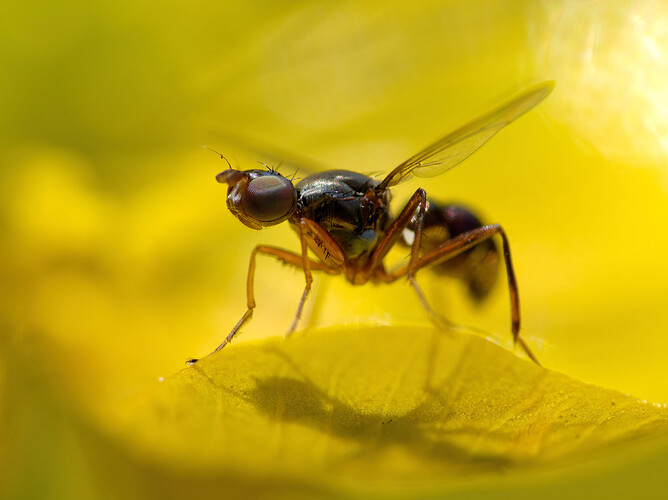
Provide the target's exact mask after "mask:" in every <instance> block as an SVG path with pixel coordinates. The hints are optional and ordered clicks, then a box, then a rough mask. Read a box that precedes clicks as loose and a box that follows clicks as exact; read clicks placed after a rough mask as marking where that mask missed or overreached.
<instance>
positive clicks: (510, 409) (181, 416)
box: [116, 327, 668, 495]
mask: <svg viewBox="0 0 668 500" xmlns="http://www.w3.org/2000/svg"><path fill="white" fill-rule="evenodd" d="M116 410H117V412H118V415H117V416H118V417H119V419H118V421H119V422H121V424H120V425H121V427H120V429H117V431H119V432H120V433H121V434H123V435H124V436H125V441H126V443H127V444H128V445H129V446H130V447H131V448H132V449H133V450H134V452H139V453H141V454H142V455H145V456H148V457H152V459H153V460H155V459H156V458H157V457H161V458H160V461H161V462H162V461H164V460H166V461H167V463H168V464H170V466H174V467H178V470H181V471H182V472H184V471H188V470H189V471H191V473H196V474H197V475H200V474H205V475H207V476H209V475H213V476H214V477H218V478H226V479H225V481H224V484H226V485H227V487H229V488H232V489H236V488H241V489H243V488H244V484H256V485H257V482H258V481H262V483H263V484H266V482H267V481H268V482H270V483H271V484H272V485H273V486H272V492H273V493H272V495H273V494H276V495H279V494H280V493H281V492H282V493H284V494H288V491H291V494H296V493H295V492H294V491H292V490H294V488H295V485H299V486H300V489H301V488H302V487H303V488H306V490H304V491H309V492H311V493H313V489H315V490H319V491H321V492H322V491H337V490H343V491H345V490H352V491H355V492H356V493H357V494H360V493H362V492H364V491H367V492H374V493H376V494H378V493H382V492H383V491H387V492H388V493H389V492H390V491H391V492H394V493H397V492H401V491H403V492H404V493H409V494H410V493H416V491H417V490H424V489H425V488H427V489H429V490H431V489H434V490H435V491H438V490H439V489H440V488H443V487H445V486H447V485H448V484H451V483H453V482H455V481H458V480H461V479H466V478H473V477H478V476H482V475H488V474H490V473H492V474H498V473H502V474H505V473H508V472H512V471H513V470H528V469H534V468H536V467H541V468H544V467H545V466H548V467H554V466H559V465H566V464H572V463H573V462H574V461H575V460H577V461H578V462H579V461H581V460H583V459H588V458H593V457H600V456H602V454H605V453H606V452H609V450H610V449H611V448H613V447H615V448H617V447H618V446H619V445H620V444H621V443H622V442H626V441H629V440H631V439H640V438H643V437H648V436H652V437H657V436H660V435H662V434H663V433H665V432H666V430H668V410H667V409H666V408H663V407H658V406H654V405H648V404H644V403H642V402H639V401H637V400H636V399H634V398H632V397H629V396H625V395H622V394H620V393H618V392H615V391H610V390H605V389H601V388H598V387H595V386H592V385H588V384H584V383H581V382H578V381H576V380H573V379H571V378H569V377H567V376H565V375H561V374H559V373H555V372H553V371H550V370H549V369H545V368H541V367H538V366H536V365H534V364H532V363H530V362H528V361H525V360H523V359H521V358H519V357H517V356H515V355H514V354H513V353H511V352H507V351H505V350H504V349H502V348H500V347H498V346H496V345H494V344H492V343H490V342H488V341H486V340H484V339H481V338H479V337H475V336H472V335H467V334H459V333H451V332H448V333H444V332H438V331H435V330H424V329H418V328H415V329H413V328H399V327H393V328H367V329H360V330H350V329H348V330H344V331H341V330H328V331H314V332H311V333H310V334H309V333H308V332H307V333H303V334H297V335H296V336H295V337H294V338H291V339H289V340H287V341H283V340H280V339H271V340H267V341H262V342H257V343H247V344H241V345H232V346H230V347H229V348H226V349H225V350H223V351H221V352H219V353H217V354H215V355H213V356H211V357H210V358H207V359H203V360H201V361H200V362H199V363H198V364H196V365H194V366H190V367H187V368H185V369H183V370H182V371H180V372H179V373H177V374H175V375H173V376H172V377H168V378H166V379H165V380H164V381H163V382H162V383H160V384H159V385H157V386H156V387H154V388H153V389H152V390H149V391H147V392H145V393H142V394H139V395H136V396H134V397H132V398H129V399H126V400H124V401H123V402H122V403H121V405H120V406H119V407H118V408H116ZM127 434H130V439H129V440H128V439H127ZM617 451H618V450H617ZM230 491H231V490H230Z"/></svg>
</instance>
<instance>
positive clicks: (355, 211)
mask: <svg viewBox="0 0 668 500" xmlns="http://www.w3.org/2000/svg"><path fill="white" fill-rule="evenodd" d="M378 184H379V181H377V180H375V179H372V178H371V177H368V176H366V175H363V174H360V173H357V172H350V171H348V170H328V171H326V172H321V173H317V174H313V175H309V176H308V177H305V178H304V179H302V180H301V181H299V182H298V183H297V185H296V190H297V212H299V213H300V215H302V216H303V217H306V218H307V219H311V220H313V221H315V222H317V223H318V224H320V225H321V226H322V227H323V228H324V229H325V230H326V231H327V233H329V235H330V236H331V237H332V239H333V240H334V241H335V242H336V243H337V244H338V245H339V247H340V248H341V250H342V251H343V253H344V255H345V256H346V260H347V261H351V260H355V259H360V260H365V258H366V257H368V255H370V253H371V252H372V251H373V250H374V248H375V247H376V245H377V243H378V242H379V241H380V239H381V238H382V237H383V235H384V234H385V232H386V231H387V228H388V227H389V225H390V223H391V217H390V214H389V211H388V207H389V201H390V194H389V191H385V192H383V193H382V195H381V198H380V200H375V201H374V200H373V199H371V198H369V197H367V196H365V195H366V194H367V193H368V192H369V190H373V189H374V188H376V187H377V186H378Z"/></svg>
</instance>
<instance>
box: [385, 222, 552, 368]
mask: <svg viewBox="0 0 668 500" xmlns="http://www.w3.org/2000/svg"><path fill="white" fill-rule="evenodd" d="M419 222H420V221H419V220H418V225H416V230H415V237H416V240H417V239H418V236H419V235H420V236H421V232H422V227H421V226H420V225H419ZM496 234H499V235H500V236H501V239H502V240H503V257H504V260H505V263H506V275H507V277H508V291H509V293H510V314H511V322H512V327H511V328H512V332H513V341H514V343H516V344H519V345H520V347H521V348H522V350H523V351H524V352H525V353H526V355H527V356H528V357H529V358H530V359H531V360H532V361H533V362H534V363H536V364H538V365H540V363H539V362H538V359H537V358H536V356H535V355H534V354H533V352H531V349H530V348H529V346H528V344H527V343H526V342H525V341H524V339H522V338H521V337H520V299H519V292H518V288H517V281H516V279H515V271H514V270H513V263H512V260H511V258H510V245H509V244H508V238H507V237H506V234H505V232H504V231H503V229H502V228H501V226H500V225H498V224H493V225H488V226H482V227H479V228H476V229H472V230H470V231H466V232H465V233H462V234H459V235H457V236H455V237H454V238H451V239H449V240H447V241H445V242H443V243H442V244H440V245H439V246H438V247H436V248H435V249H433V250H431V251H430V252H427V253H426V254H425V255H423V256H422V257H418V258H417V259H414V258H413V255H411V261H410V263H409V264H408V265H407V266H404V267H403V268H401V269H398V270H397V271H395V272H393V273H391V274H390V275H389V277H390V279H389V281H394V280H395V279H398V278H400V277H402V276H406V277H407V278H408V280H409V281H411V284H413V286H414V288H415V289H416V291H417V293H418V296H419V297H420V301H421V302H422V304H423V305H424V306H425V308H426V309H427V310H428V311H430V310H431V308H430V307H429V304H428V303H427V301H426V299H425V297H424V294H422V291H421V290H420V289H419V287H418V286H417V283H416V282H415V280H414V278H412V277H413V276H414V275H415V273H416V272H417V271H418V270H419V269H421V268H423V267H427V266H430V265H436V264H439V263H441V262H444V261H446V260H448V259H451V258H453V257H455V256H457V255H459V254H460V253H462V252H465V251H466V250H468V249H469V248H472V247H474V246H476V245H479V244H480V243H482V242H483V241H485V240H487V239H489V238H491V237H492V236H494V235H496ZM414 244H415V242H414ZM413 253H414V252H413Z"/></svg>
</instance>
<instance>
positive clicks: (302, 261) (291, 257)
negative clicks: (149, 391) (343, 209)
mask: <svg viewBox="0 0 668 500" xmlns="http://www.w3.org/2000/svg"><path fill="white" fill-rule="evenodd" d="M300 239H303V238H301V231H300ZM304 245H305V243H304V242H302V252H301V254H297V253H294V252H289V251H287V250H283V249H281V248H276V247H271V246H264V245H259V246H256V247H255V248H254V249H253V252H252V253H251V257H250V264H249V265H248V277H247V280H246V307H247V309H246V312H245V313H244V315H243V316H242V317H241V319H240V320H239V321H238V322H237V324H236V325H234V328H232V331H231V332H230V333H229V334H228V335H227V337H225V340H223V342H222V343H221V344H220V345H219V346H218V347H216V348H215V349H214V350H213V351H212V352H211V354H213V353H214V352H216V351H219V350H221V349H222V348H223V347H225V346H226V345H227V344H229V343H230V342H231V341H232V339H233V338H234V336H235V335H237V333H239V330H240V329H241V327H242V326H243V325H244V324H245V323H246V322H247V321H249V320H250V318H251V317H252V316H253V310H254V309H255V291H254V281H255V261H256V258H257V255H258V254H264V255H270V256H272V257H275V258H276V259H278V260H279V261H281V262H283V263H284V264H289V265H291V266H295V267H297V268H298V269H303V270H304V275H305V276H306V287H305V289H304V293H302V298H301V300H300V302H299V307H298V309H297V314H296V315H295V319H294V321H293V322H292V326H291V327H290V331H289V332H288V333H291V332H292V331H293V330H294V329H295V327H296V325H297V321H298V320H299V316H300V315H301V311H302V308H303V307H304V302H306V297H307V296H308V292H309V290H310V289H311V282H312V281H313V278H312V276H311V270H314V271H325V272H327V273H330V274H336V273H337V271H336V270H334V269H332V268H331V267H328V266H326V265H325V264H323V263H322V262H318V261H314V260H311V259H309V258H308V255H307V253H306V250H307V249H305V247H304ZM307 269H308V271H307ZM211 354H209V356H211ZM197 361H198V359H197V358H192V359H189V360H188V361H186V364H189V365H191V364H193V363H196V362H197Z"/></svg>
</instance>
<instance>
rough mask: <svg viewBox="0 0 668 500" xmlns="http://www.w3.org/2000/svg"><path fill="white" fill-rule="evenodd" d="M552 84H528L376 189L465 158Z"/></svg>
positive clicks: (404, 165) (414, 158)
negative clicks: (526, 87) (530, 85)
mask: <svg viewBox="0 0 668 500" xmlns="http://www.w3.org/2000/svg"><path fill="white" fill-rule="evenodd" d="M553 87H554V82H553V81H545V82H541V83H538V84H536V85H534V86H532V87H529V88H528V89H526V90H525V91H523V92H522V93H520V94H519V95H517V96H515V97H514V98H513V99H511V100H509V101H508V102H506V103H505V104H502V105H501V106H499V107H498V108H496V109H493V110H492V111H490V112H488V113H486V114H484V115H483V116H481V117H479V118H477V119H475V120H473V121H472V122H470V123H467V124H466V125H464V126H463V127H460V128H458V129H457V130H455V131H454V132H451V133H449V134H448V135H446V136H445V137H443V138H442V139H440V140H438V141H436V142H435V143H434V144H432V145H430V146H428V147H427V148H425V149H423V150H422V151H420V152H419V153H417V154H415V155H413V156H411V157H410V158H409V159H408V160H406V161H405V162H403V163H402V164H401V165H399V166H398V167H397V168H395V169H394V170H392V172H390V173H389V174H388V175H387V177H385V179H384V180H383V182H381V184H380V186H379V189H381V190H383V189H387V188H388V187H390V186H394V185H396V184H398V183H399V182H400V181H401V180H403V179H404V178H406V177H408V176H409V175H416V176H418V177H432V176H434V175H438V174H442V173H443V172H445V171H446V170H449V169H451V168H452V167H454V166H455V165H457V164H458V163H460V162H462V161H464V160H465V159H466V158H468V157H469V156H470V155H471V154H472V153H474V152H475V151H476V150H477V149H478V148H480V147H481V146H482V145H483V144H485V143H486V142H487V141H489V140H490V139H491V138H492V137H493V136H494V134H496V133H497V132H498V131H499V130H501V129H502V128H503V127H505V126H506V125H508V124H509V123H510V122H512V121H513V120H515V119H517V118H519V117H520V116H522V115H523V114H524V113H526V112H527V111H529V110H530V109H531V108H533V107H534V106H535V105H536V104H538V103H539V102H540V101H542V100H543V99H545V97H547V95H548V94H549V93H550V92H551V91H552V88H553Z"/></svg>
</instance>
